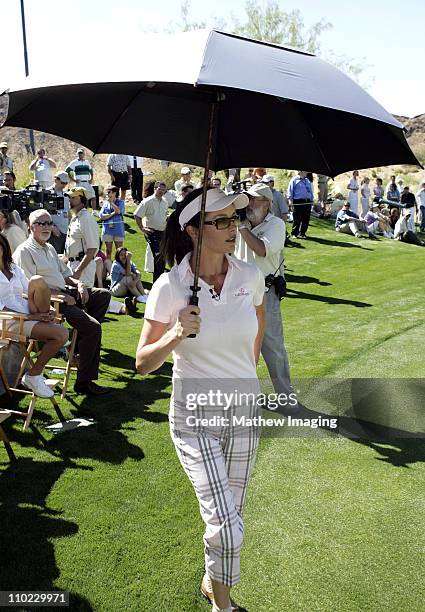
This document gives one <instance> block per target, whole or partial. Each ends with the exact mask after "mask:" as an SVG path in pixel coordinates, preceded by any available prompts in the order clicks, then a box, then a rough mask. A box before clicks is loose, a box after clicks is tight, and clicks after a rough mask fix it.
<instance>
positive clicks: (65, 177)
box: [53, 172, 69, 183]
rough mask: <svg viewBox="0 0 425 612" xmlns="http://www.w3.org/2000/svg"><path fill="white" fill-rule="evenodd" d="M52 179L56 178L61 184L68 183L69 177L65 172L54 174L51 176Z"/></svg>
mask: <svg viewBox="0 0 425 612" xmlns="http://www.w3.org/2000/svg"><path fill="white" fill-rule="evenodd" d="M53 176H54V178H58V179H59V180H60V181H61V182H62V183H69V176H68V173H67V172H56V174H54V175H53Z"/></svg>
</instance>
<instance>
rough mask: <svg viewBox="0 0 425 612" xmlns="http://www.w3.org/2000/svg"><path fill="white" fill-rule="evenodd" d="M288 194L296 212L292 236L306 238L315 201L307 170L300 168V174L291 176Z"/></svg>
mask: <svg viewBox="0 0 425 612" xmlns="http://www.w3.org/2000/svg"><path fill="white" fill-rule="evenodd" d="M287 196H288V201H289V205H290V206H291V208H292V210H293V214H294V222H293V225H292V236H294V237H295V238H298V237H299V238H306V233H307V230H308V226H309V223H310V214H311V203H312V202H313V189H312V186H311V183H310V181H309V180H308V178H307V172H305V171H304V170H299V171H298V174H297V175H296V176H294V177H292V178H291V180H290V181H289V185H288V193H287Z"/></svg>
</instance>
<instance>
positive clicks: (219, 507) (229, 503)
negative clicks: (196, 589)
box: [170, 415, 259, 587]
mask: <svg viewBox="0 0 425 612" xmlns="http://www.w3.org/2000/svg"><path fill="white" fill-rule="evenodd" d="M170 430H171V437H172V439H173V442H174V445H175V448H176V451H177V455H178V457H179V460H180V463H181V464H182V466H183V469H184V471H185V472H186V474H187V476H188V478H189V480H190V481H191V483H192V486H193V488H194V490H195V494H196V497H197V499H198V502H199V509H200V513H201V517H202V520H203V521H204V523H205V533H204V538H203V539H204V552H205V570H206V572H207V574H208V575H209V577H210V578H212V579H213V580H216V581H217V582H221V583H222V584H224V585H226V586H229V587H231V586H233V585H235V584H237V583H238V582H239V581H240V553H241V548H242V542H243V531H244V526H243V520H242V511H243V506H244V502H245V497H246V491H247V486H248V481H249V477H250V474H251V471H252V468H253V466H254V462H255V455H256V450H257V446H258V439H259V428H258V427H241V428H238V429H237V430H232V428H230V429H227V428H225V427H224V428H210V429H209V428H205V427H202V428H199V429H198V431H187V430H179V429H176V422H175V421H174V419H173V417H172V416H171V415H170Z"/></svg>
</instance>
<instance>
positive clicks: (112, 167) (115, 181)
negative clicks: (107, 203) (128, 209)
mask: <svg viewBox="0 0 425 612" xmlns="http://www.w3.org/2000/svg"><path fill="white" fill-rule="evenodd" d="M106 164H107V166H106V169H107V170H108V173H109V176H110V177H111V182H112V185H113V186H114V187H118V189H120V190H121V200H123V202H125V195H126V193H127V189H129V188H130V181H131V179H132V175H131V166H130V160H129V157H128V155H120V154H118V153H111V154H110V155H108V159H107V161H106Z"/></svg>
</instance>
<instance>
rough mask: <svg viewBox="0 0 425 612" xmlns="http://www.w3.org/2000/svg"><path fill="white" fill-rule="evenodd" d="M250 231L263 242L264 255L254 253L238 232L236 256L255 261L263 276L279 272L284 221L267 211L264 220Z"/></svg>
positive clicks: (250, 261)
mask: <svg viewBox="0 0 425 612" xmlns="http://www.w3.org/2000/svg"><path fill="white" fill-rule="evenodd" d="M250 231H251V233H252V234H254V236H256V237H257V238H258V239H259V240H261V241H262V242H263V244H264V246H265V247H266V256H265V257H260V256H259V255H257V254H256V253H254V251H253V250H252V249H250V248H249V246H248V245H247V243H246V242H245V240H244V239H243V236H242V234H241V233H240V232H238V234H237V238H236V248H235V255H236V257H237V258H238V259H241V260H242V261H245V262H247V263H255V264H256V265H257V266H258V268H259V269H260V270H261V272H262V273H263V275H264V276H265V277H266V276H267V275H268V274H276V272H277V273H279V272H278V268H279V265H281V266H282V265H283V263H282V258H283V253H282V251H283V246H284V244H285V237H286V230H285V222H284V221H283V220H282V219H279V218H278V217H275V216H274V215H272V214H271V213H268V215H267V216H266V218H265V219H264V221H263V222H262V223H260V224H259V225H257V226H256V227H253V228H252V229H251V230H250Z"/></svg>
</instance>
